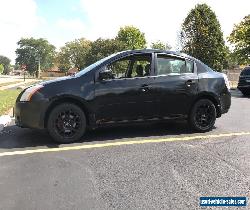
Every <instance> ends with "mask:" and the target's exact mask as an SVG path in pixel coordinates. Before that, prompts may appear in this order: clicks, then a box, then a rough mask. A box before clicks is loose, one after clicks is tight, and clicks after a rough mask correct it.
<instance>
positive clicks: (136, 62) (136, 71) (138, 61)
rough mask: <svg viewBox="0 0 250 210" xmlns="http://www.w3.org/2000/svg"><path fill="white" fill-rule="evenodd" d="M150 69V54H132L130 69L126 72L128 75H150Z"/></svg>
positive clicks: (131, 76)
mask: <svg viewBox="0 0 250 210" xmlns="http://www.w3.org/2000/svg"><path fill="white" fill-rule="evenodd" d="M150 69H151V56H149V55H143V56H134V58H133V62H132V65H131V71H130V72H129V73H128V77H130V78H133V77H145V76H149V75H150Z"/></svg>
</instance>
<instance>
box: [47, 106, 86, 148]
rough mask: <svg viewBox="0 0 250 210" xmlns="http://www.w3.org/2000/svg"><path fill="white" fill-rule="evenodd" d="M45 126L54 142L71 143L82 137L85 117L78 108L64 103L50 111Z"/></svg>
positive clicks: (84, 128)
mask: <svg viewBox="0 0 250 210" xmlns="http://www.w3.org/2000/svg"><path fill="white" fill-rule="evenodd" d="M47 125H48V126H47V129H48V132H49V134H50V135H51V137H52V138H53V139H54V140H55V141H56V142H59V143H71V142H75V141H78V140H80V138H81V137H82V136H83V135H84V133H85V130H86V117H85V114H84V112H83V111H82V109H81V108H80V107H79V106H77V105H75V104H71V103H64V104H61V105H58V106H56V107H55V108H54V109H53V110H52V111H51V113H50V115H49V118H48V124H47Z"/></svg>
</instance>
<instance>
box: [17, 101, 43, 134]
mask: <svg viewBox="0 0 250 210" xmlns="http://www.w3.org/2000/svg"><path fill="white" fill-rule="evenodd" d="M46 107H47V106H46V104H44V102H40V101H36V102H19V101H17V102H16V106H15V123H16V125H17V126H19V127H23V128H37V129H43V128H44V119H45V110H46Z"/></svg>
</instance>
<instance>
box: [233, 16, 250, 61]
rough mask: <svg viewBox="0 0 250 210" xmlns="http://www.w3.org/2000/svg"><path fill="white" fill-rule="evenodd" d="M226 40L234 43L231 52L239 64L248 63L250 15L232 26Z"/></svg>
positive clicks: (249, 59)
mask: <svg viewBox="0 0 250 210" xmlns="http://www.w3.org/2000/svg"><path fill="white" fill-rule="evenodd" d="M228 41H229V42H230V43H231V44H233V45H234V51H233V54H234V56H235V57H236V58H237V60H238V62H239V64H247V63H250V15H247V16H246V17H244V19H243V20H242V21H241V22H240V23H239V24H237V25H235V26H234V29H233V31H232V33H231V34H230V36H229V37H228Z"/></svg>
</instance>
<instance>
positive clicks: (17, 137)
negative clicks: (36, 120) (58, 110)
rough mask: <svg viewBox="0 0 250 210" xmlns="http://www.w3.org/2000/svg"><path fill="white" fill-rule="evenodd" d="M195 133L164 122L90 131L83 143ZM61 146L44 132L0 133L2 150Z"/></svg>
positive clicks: (16, 130) (179, 124)
mask: <svg viewBox="0 0 250 210" xmlns="http://www.w3.org/2000/svg"><path fill="white" fill-rule="evenodd" d="M192 133H194V132H193V131H192V130H191V129H190V128H189V127H188V125H187V123H186V122H167V123H166V122H164V123H154V124H139V125H122V126H115V127H105V128H98V129H95V130H89V131H87V132H86V134H85V136H84V137H83V138H82V140H81V141H79V142H77V143H83V142H88V143H89V142H95V141H96V142H105V141H114V140H118V141H121V140H125V139H137V138H138V139H140V138H143V139H145V138H161V137H163V136H164V138H167V137H168V136H174V135H181V134H192ZM59 146H60V144H56V143H54V142H53V139H52V138H51V137H50V136H49V134H48V133H47V132H46V131H44V130H42V131H41V130H33V129H26V128H19V127H17V126H15V125H12V126H8V127H6V128H5V129H4V131H3V132H1V133H0V150H1V149H15V148H16V149H18V148H26V149H29V148H33V149H34V147H47V148H57V147H59Z"/></svg>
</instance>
